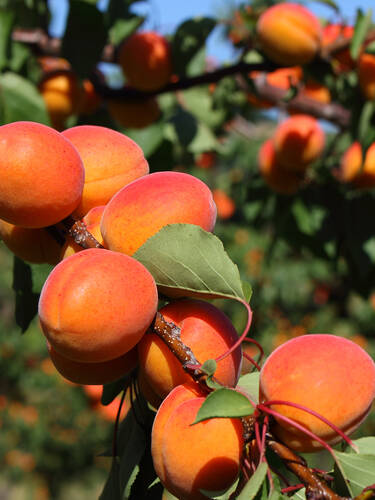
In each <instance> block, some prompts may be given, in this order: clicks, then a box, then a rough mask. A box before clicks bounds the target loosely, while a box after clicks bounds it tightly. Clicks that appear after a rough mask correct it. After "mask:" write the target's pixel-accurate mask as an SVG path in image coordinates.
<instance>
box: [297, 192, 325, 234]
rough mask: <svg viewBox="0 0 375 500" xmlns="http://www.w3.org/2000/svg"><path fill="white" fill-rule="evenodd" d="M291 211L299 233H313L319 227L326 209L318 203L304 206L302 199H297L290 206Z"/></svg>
mask: <svg viewBox="0 0 375 500" xmlns="http://www.w3.org/2000/svg"><path fill="white" fill-rule="evenodd" d="M292 213H293V215H294V217H295V219H296V223H297V226H298V229H299V230H300V231H301V233H304V234H307V235H309V236H312V235H314V234H315V233H316V232H317V231H319V229H320V228H321V225H322V222H323V220H324V218H325V216H326V210H325V209H324V207H322V206H319V205H314V206H311V205H310V206H306V205H305V204H304V203H303V201H302V200H300V199H297V200H296V202H295V203H294V204H293V206H292Z"/></svg>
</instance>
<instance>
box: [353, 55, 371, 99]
mask: <svg viewBox="0 0 375 500" xmlns="http://www.w3.org/2000/svg"><path fill="white" fill-rule="evenodd" d="M357 71H358V82H359V87H360V89H361V92H362V94H363V96H364V97H365V99H368V100H369V101H372V100H373V99H374V98H375V56H373V55H372V54H361V55H360V57H359V60H358V69H357Z"/></svg>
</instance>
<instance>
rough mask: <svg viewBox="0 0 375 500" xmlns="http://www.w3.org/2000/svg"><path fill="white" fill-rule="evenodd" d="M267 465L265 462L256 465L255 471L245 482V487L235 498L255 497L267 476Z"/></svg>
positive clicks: (243, 499)
mask: <svg viewBox="0 0 375 500" xmlns="http://www.w3.org/2000/svg"><path fill="white" fill-rule="evenodd" d="M267 469H268V466H267V464H266V463H265V462H262V463H260V464H259V465H258V467H257V469H256V471H255V472H254V474H253V475H252V476H251V478H250V481H248V482H247V483H246V484H245V487H244V488H243V490H242V491H241V493H240V494H239V495H238V497H237V500H252V499H253V498H255V496H256V494H257V493H258V491H259V489H260V487H261V486H262V484H263V483H264V481H265V479H266V476H267Z"/></svg>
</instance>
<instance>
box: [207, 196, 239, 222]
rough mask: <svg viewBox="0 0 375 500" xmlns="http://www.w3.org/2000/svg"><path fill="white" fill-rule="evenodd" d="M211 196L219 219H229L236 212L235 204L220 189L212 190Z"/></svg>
mask: <svg viewBox="0 0 375 500" xmlns="http://www.w3.org/2000/svg"><path fill="white" fill-rule="evenodd" d="M212 196H213V198H214V202H215V204H216V208H217V215H218V217H219V219H230V218H231V217H232V216H233V214H234V212H235V211H236V204H235V202H234V200H233V198H231V197H230V196H228V195H227V193H226V192H225V191H223V190H222V189H214V190H213V191H212Z"/></svg>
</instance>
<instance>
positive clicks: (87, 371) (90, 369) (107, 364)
mask: <svg viewBox="0 0 375 500" xmlns="http://www.w3.org/2000/svg"><path fill="white" fill-rule="evenodd" d="M47 347H48V352H49V355H50V357H51V360H52V362H53V364H54V366H55V368H56V370H57V371H58V372H59V373H60V375H62V376H63V377H65V378H66V379H67V380H69V381H70V382H74V383H75V384H89V385H103V384H108V383H110V382H114V381H115V380H118V379H119V378H121V377H122V376H123V375H125V374H126V373H128V372H130V371H132V370H133V369H134V368H135V367H136V366H137V363H138V356H137V350H136V349H135V348H133V349H131V350H130V351H129V352H127V353H125V354H123V355H122V356H120V357H118V358H115V359H110V360H108V361H103V362H101V363H82V362H79V361H73V360H71V359H68V358H66V357H65V356H63V355H62V354H60V353H58V352H57V351H56V349H54V348H53V347H52V346H51V345H50V344H49V342H47Z"/></svg>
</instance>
